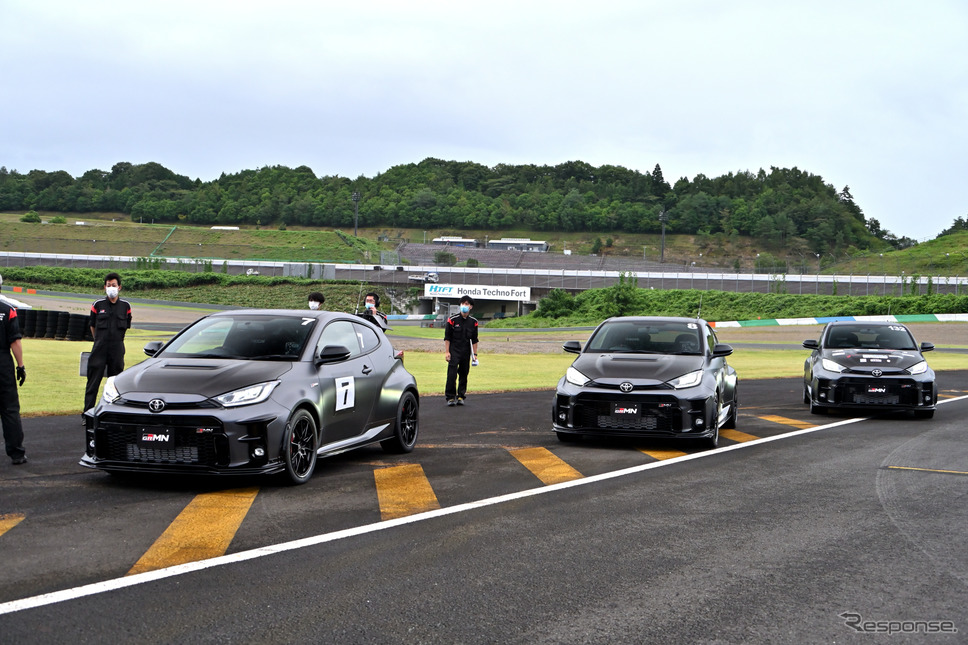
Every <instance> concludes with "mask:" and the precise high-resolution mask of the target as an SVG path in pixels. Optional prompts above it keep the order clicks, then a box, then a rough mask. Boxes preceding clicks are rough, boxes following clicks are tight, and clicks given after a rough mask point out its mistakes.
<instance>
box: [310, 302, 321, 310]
mask: <svg viewBox="0 0 968 645" xmlns="http://www.w3.org/2000/svg"><path fill="white" fill-rule="evenodd" d="M309 308H310V309H312V310H313V311H316V310H317V309H319V303H318V302H316V301H315V300H310V301H309Z"/></svg>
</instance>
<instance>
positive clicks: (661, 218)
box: [659, 208, 669, 264]
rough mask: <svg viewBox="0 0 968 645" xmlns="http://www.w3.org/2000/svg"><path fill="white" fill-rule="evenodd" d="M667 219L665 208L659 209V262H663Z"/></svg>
mask: <svg viewBox="0 0 968 645" xmlns="http://www.w3.org/2000/svg"><path fill="white" fill-rule="evenodd" d="M668 221H669V216H668V215H667V214H666V212H665V209H664V208H663V209H662V210H661V211H659V222H661V223H662V246H661V250H660V251H659V264H662V263H663V262H665V225H666V222H668Z"/></svg>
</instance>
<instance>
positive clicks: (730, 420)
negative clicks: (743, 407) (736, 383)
mask: <svg viewBox="0 0 968 645" xmlns="http://www.w3.org/2000/svg"><path fill="white" fill-rule="evenodd" d="M738 416H739V396H738V395H737V393H736V390H733V404H732V405H731V406H730V408H729V416H728V417H726V421H724V422H723V428H724V429H726V430H733V429H735V428H736V417H738Z"/></svg>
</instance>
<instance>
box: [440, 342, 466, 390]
mask: <svg viewBox="0 0 968 645" xmlns="http://www.w3.org/2000/svg"><path fill="white" fill-rule="evenodd" d="M470 369H471V355H470V352H467V353H465V354H457V353H454V352H453V351H452V352H451V353H450V362H449V363H447V383H446V385H445V386H444V397H445V398H447V399H456V398H458V397H460V398H464V395H466V394H467V373H468V372H469V371H470Z"/></svg>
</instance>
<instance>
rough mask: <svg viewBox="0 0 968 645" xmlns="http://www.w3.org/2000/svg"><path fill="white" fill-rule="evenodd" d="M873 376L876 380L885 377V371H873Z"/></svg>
mask: <svg viewBox="0 0 968 645" xmlns="http://www.w3.org/2000/svg"><path fill="white" fill-rule="evenodd" d="M871 376H873V377H874V378H880V377H882V376H884V372H883V370H871Z"/></svg>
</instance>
